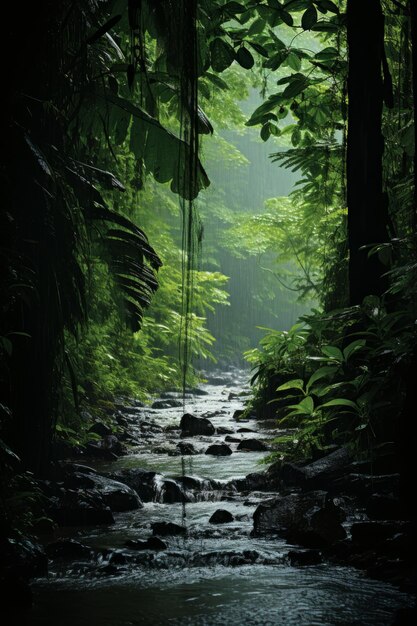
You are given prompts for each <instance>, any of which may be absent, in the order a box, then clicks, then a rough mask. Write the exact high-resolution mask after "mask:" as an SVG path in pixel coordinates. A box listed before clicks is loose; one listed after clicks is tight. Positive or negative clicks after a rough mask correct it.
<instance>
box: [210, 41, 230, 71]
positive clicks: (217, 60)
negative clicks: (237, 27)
mask: <svg viewBox="0 0 417 626" xmlns="http://www.w3.org/2000/svg"><path fill="white" fill-rule="evenodd" d="M210 55H211V66H212V68H213V69H214V70H215V71H216V72H224V70H226V69H227V68H228V67H229V66H230V65H231V64H232V63H233V61H234V60H235V51H234V50H233V48H232V46H231V45H230V44H229V43H227V42H226V41H224V40H223V39H220V38H219V37H216V39H213V41H212V42H211V43H210Z"/></svg>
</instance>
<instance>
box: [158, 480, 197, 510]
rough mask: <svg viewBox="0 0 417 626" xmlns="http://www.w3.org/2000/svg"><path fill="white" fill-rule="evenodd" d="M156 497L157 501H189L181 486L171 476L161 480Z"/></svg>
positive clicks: (170, 502)
mask: <svg viewBox="0 0 417 626" xmlns="http://www.w3.org/2000/svg"><path fill="white" fill-rule="evenodd" d="M157 499H158V501H159V502H163V503H166V504H173V503H174V502H189V501H190V499H189V497H188V496H187V494H186V493H185V492H184V489H183V488H182V486H181V485H179V484H178V483H177V482H175V480H172V479H171V478H164V479H163V480H162V481H161V483H160V489H159V490H158V492H157Z"/></svg>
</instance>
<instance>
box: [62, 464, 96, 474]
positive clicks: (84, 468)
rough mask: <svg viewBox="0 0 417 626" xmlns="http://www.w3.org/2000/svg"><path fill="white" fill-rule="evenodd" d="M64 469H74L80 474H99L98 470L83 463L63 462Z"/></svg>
mask: <svg viewBox="0 0 417 626" xmlns="http://www.w3.org/2000/svg"><path fill="white" fill-rule="evenodd" d="M63 469H64V471H65V472H67V473H68V472H69V471H73V472H78V473H79V474H97V470H95V469H94V468H92V467H90V466H89V465H84V464H81V463H65V464H63Z"/></svg>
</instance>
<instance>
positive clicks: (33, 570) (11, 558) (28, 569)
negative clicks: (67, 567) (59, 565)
mask: <svg viewBox="0 0 417 626" xmlns="http://www.w3.org/2000/svg"><path fill="white" fill-rule="evenodd" d="M47 572H48V558H47V556H46V553H45V551H44V549H43V547H42V546H40V545H39V544H37V543H35V542H34V541H30V540H29V539H20V538H19V539H11V538H9V537H7V538H4V537H2V538H1V539H0V576H1V577H5V578H10V579H11V580H13V581H15V584H16V585H17V586H19V583H18V581H19V580H21V579H23V580H27V579H29V578H34V577H36V576H45V575H46V574H47Z"/></svg>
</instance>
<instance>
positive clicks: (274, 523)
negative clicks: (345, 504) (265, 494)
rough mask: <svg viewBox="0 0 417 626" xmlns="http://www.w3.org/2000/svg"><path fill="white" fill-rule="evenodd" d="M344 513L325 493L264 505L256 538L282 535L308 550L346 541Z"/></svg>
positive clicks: (260, 508) (257, 517)
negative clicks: (342, 523) (343, 524)
mask: <svg viewBox="0 0 417 626" xmlns="http://www.w3.org/2000/svg"><path fill="white" fill-rule="evenodd" d="M344 517H345V516H344V511H343V510H342V509H341V507H340V506H339V505H338V504H335V503H334V502H333V500H332V499H331V498H328V496H327V493H326V492H324V491H311V492H308V493H299V494H298V493H294V494H290V495H287V496H280V497H278V498H273V499H271V500H267V501H266V502H263V503H261V504H260V505H259V506H258V507H257V509H256V511H255V513H254V515H253V519H254V529H253V535H254V536H263V535H268V534H280V535H281V536H283V537H285V538H287V540H289V541H292V542H294V543H299V544H301V545H304V546H306V547H311V548H321V547H325V546H328V545H331V544H332V543H334V542H336V541H338V540H340V539H344V538H345V537H346V531H345V529H344V528H343V526H342V525H341V521H343V519H344Z"/></svg>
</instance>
